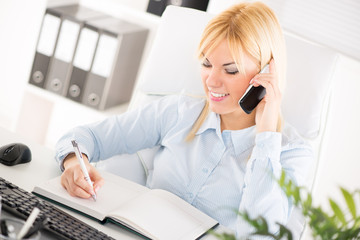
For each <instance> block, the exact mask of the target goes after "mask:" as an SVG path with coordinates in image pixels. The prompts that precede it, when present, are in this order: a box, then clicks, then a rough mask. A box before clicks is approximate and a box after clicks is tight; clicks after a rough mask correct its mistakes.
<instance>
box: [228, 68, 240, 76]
mask: <svg viewBox="0 0 360 240" xmlns="http://www.w3.org/2000/svg"><path fill="white" fill-rule="evenodd" d="M238 72H239V70H237V69H236V70H235V69H234V70H226V73H227V74H231V75H235V74H237V73H238Z"/></svg>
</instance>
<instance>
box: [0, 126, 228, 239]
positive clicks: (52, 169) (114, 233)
mask: <svg viewBox="0 0 360 240" xmlns="http://www.w3.org/2000/svg"><path fill="white" fill-rule="evenodd" d="M16 142H17V143H23V144H25V145H27V146H28V147H29V148H30V150H31V153H32V160H31V162H30V163H26V164H19V165H15V166H12V167H8V166H5V165H3V164H0V176H1V177H3V178H5V179H6V180H8V181H10V182H12V183H14V184H16V185H17V186H19V187H21V188H23V189H24V190H26V191H29V192H31V191H32V190H33V188H34V186H35V185H37V184H39V183H41V182H44V181H46V180H48V179H51V178H54V177H56V176H58V175H60V174H61V171H60V169H59V166H58V165H57V163H56V162H55V160H54V151H53V150H51V149H48V148H46V147H44V146H41V145H39V144H36V143H34V142H33V141H31V140H29V139H26V138H24V137H23V136H20V135H17V134H14V133H12V132H9V131H7V130H5V129H3V128H0V146H4V145H6V144H10V143H16ZM57 207H59V206H57ZM59 208H61V207H59ZM61 209H62V210H64V211H65V212H67V213H69V214H71V215H72V216H74V217H76V218H78V219H80V220H81V221H83V222H85V223H87V224H89V225H91V226H93V227H95V228H96V229H98V230H100V231H102V232H104V233H106V234H107V235H109V236H111V237H113V238H115V239H124V240H137V239H139V240H140V239H143V238H141V237H139V236H137V235H136V234H134V233H131V232H129V231H127V230H125V229H122V228H121V227H119V226H117V225H114V224H112V223H107V224H105V225H102V224H100V223H98V222H96V221H94V220H91V219H89V218H86V217H84V216H82V215H80V214H77V213H75V212H72V211H70V210H67V209H64V208H61ZM220 229H222V228H220ZM220 229H219V230H220ZM202 239H206V240H215V239H216V238H215V237H213V236H210V235H209V236H208V235H206V236H204V237H203V238H202Z"/></svg>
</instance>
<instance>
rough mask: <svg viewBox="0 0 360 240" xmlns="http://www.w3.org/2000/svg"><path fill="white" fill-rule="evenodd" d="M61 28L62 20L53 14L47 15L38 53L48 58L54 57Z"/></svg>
mask: <svg viewBox="0 0 360 240" xmlns="http://www.w3.org/2000/svg"><path fill="white" fill-rule="evenodd" d="M59 27H60V18H58V17H55V16H54V15H51V14H45V16H44V20H43V26H42V29H41V33H40V38H39V43H38V46H37V51H38V52H40V53H42V54H44V55H46V56H52V55H53V53H54V48H55V43H56V38H57V35H58V31H59Z"/></svg>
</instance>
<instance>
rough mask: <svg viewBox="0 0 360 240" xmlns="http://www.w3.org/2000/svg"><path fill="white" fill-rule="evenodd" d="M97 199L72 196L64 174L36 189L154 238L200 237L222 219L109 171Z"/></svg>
mask: <svg viewBox="0 0 360 240" xmlns="http://www.w3.org/2000/svg"><path fill="white" fill-rule="evenodd" d="M101 174H102V176H103V178H104V179H105V184H104V186H103V187H102V188H101V189H100V190H99V191H98V194H97V200H96V202H95V201H94V200H93V199H92V198H89V199H81V198H77V197H72V196H70V195H69V194H68V193H67V192H66V190H65V189H64V188H63V187H62V186H61V184H60V176H59V177H56V178H54V179H51V180H49V181H46V182H43V183H41V184H40V185H38V186H36V187H35V188H34V190H33V193H34V194H36V195H38V196H40V197H44V198H46V199H49V200H52V201H54V202H56V203H59V204H61V205H64V206H66V207H69V208H71V209H73V210H75V211H77V212H80V213H82V214H84V215H86V216H88V217H92V218H95V219H97V220H99V221H102V222H106V221H112V222H115V223H118V224H121V225H123V226H125V227H127V228H129V229H131V230H133V231H135V232H137V233H139V234H141V235H142V236H145V237H147V238H150V239H159V240H162V239H165V240H168V239H179V240H180V239H184V240H185V239H197V238H199V237H200V236H202V235H204V234H205V233H206V232H207V231H208V230H209V229H211V228H213V227H215V226H217V225H218V222H217V221H216V220H214V219H212V218H211V217H209V216H207V215H206V214H204V213H202V212H201V211H199V210H198V209H196V208H195V207H193V206H191V205H190V204H189V203H187V202H186V201H184V200H183V199H181V198H179V197H178V196H176V195H174V194H172V193H170V192H167V191H164V190H160V189H149V188H146V187H144V186H142V185H139V184H137V183H134V182H131V181H129V180H126V179H124V178H121V177H119V176H117V175H113V174H111V173H108V172H101Z"/></svg>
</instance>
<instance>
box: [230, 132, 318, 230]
mask: <svg viewBox="0 0 360 240" xmlns="http://www.w3.org/2000/svg"><path fill="white" fill-rule="evenodd" d="M282 138H283V136H282V135H281V133H277V132H262V133H258V134H257V136H256V140H255V147H254V149H253V152H252V155H251V157H250V159H249V161H248V163H247V168H246V173H245V181H244V182H245V183H244V186H243V196H242V199H241V203H240V206H239V211H240V212H244V211H247V212H248V213H249V215H250V216H251V217H252V218H255V217H257V216H263V217H265V219H266V220H267V221H268V223H269V227H270V230H271V231H272V232H276V231H278V226H277V225H276V224H275V223H276V222H278V223H281V224H286V222H287V220H288V217H289V215H290V212H291V211H290V210H291V208H292V204H291V202H290V201H289V200H288V198H287V197H286V195H285V193H284V192H283V191H282V189H281V188H280V187H279V185H278V183H277V179H279V177H280V175H281V171H282V170H284V171H285V172H286V174H287V176H288V177H290V178H291V179H292V180H293V181H294V182H295V183H296V184H299V185H303V184H304V180H305V178H306V175H307V172H308V169H309V166H310V164H311V162H312V159H313V154H312V150H311V147H310V146H309V145H307V144H306V143H305V142H304V141H303V140H301V139H300V138H299V139H298V140H295V141H292V142H289V143H288V144H286V145H285V146H282V140H283V139H282ZM285 141H287V140H285ZM237 226H238V229H237V232H238V233H241V234H243V233H250V232H249V231H251V229H249V225H248V224H247V223H245V222H244V220H243V219H242V218H241V217H239V218H238V224H237Z"/></svg>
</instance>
